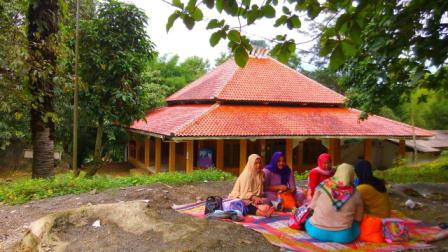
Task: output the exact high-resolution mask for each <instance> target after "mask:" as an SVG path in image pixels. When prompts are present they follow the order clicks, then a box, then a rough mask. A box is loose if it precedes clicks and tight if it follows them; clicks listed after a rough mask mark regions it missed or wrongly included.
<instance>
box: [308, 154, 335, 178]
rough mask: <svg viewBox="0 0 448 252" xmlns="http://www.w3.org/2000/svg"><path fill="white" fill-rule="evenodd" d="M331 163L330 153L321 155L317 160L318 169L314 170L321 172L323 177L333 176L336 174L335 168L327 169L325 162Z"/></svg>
mask: <svg viewBox="0 0 448 252" xmlns="http://www.w3.org/2000/svg"><path fill="white" fill-rule="evenodd" d="M327 161H328V162H330V163H331V156H330V155H329V154H328V153H322V154H320V155H319V157H318V158H317V167H316V168H314V169H313V170H315V171H317V172H319V173H320V174H322V175H325V176H331V175H333V174H334V173H335V169H334V168H330V169H328V170H327V169H325V167H324V164H325V162H327Z"/></svg>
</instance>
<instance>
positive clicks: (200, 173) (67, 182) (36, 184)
mask: <svg viewBox="0 0 448 252" xmlns="http://www.w3.org/2000/svg"><path fill="white" fill-rule="evenodd" d="M232 178H233V176H232V175H231V174H229V173H226V172H223V171H219V170H217V169H208V170H197V171H193V172H192V173H191V174H186V173H180V172H173V173H158V174H155V175H152V176H146V175H137V176H128V177H109V176H94V177H91V178H86V177H84V176H83V175H81V176H79V177H74V176H73V175H72V174H61V175H57V176H56V177H54V178H53V179H23V180H17V181H14V182H10V183H4V184H2V185H0V201H1V202H4V203H7V204H21V203H25V202H28V201H31V200H40V199H45V198H50V197H55V196H62V195H67V194H79V193H83V192H88V191H91V190H93V189H96V190H98V191H101V190H105V189H109V188H117V187H128V186H136V185H148V184H154V183H164V184H171V185H181V184H187V183H194V182H201V181H221V180H229V179H232Z"/></svg>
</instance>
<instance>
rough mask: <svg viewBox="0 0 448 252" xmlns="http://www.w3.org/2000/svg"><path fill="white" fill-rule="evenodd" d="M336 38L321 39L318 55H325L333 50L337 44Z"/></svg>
mask: <svg viewBox="0 0 448 252" xmlns="http://www.w3.org/2000/svg"><path fill="white" fill-rule="evenodd" d="M337 42H338V41H337V40H334V39H327V40H325V41H321V43H322V44H321V48H320V53H319V55H320V56H326V55H328V54H330V52H331V51H333V49H334V48H335V47H336V45H337Z"/></svg>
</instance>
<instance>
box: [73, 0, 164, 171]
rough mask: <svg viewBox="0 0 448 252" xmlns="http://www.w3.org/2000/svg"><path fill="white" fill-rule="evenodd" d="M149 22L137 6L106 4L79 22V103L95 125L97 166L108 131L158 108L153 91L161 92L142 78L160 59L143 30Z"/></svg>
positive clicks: (108, 2) (116, 2) (103, 3)
mask: <svg viewBox="0 0 448 252" xmlns="http://www.w3.org/2000/svg"><path fill="white" fill-rule="evenodd" d="M147 21H148V17H147V16H146V15H145V13H144V12H143V11H142V10H140V9H138V8H137V7H136V6H135V5H133V4H127V3H123V2H119V1H116V0H108V1H105V2H101V3H100V4H99V7H98V10H97V13H96V16H95V17H94V18H93V19H91V20H85V21H83V22H82V24H81V31H82V33H81V39H80V45H81V46H80V59H81V61H80V75H81V78H82V81H83V83H84V84H86V85H84V86H83V87H82V88H81V90H80V104H81V106H83V107H84V108H85V111H86V112H87V114H88V117H90V118H92V124H94V125H96V129H97V132H96V141H95V151H94V157H95V161H96V162H100V161H101V158H102V151H103V144H102V141H103V133H104V130H105V127H107V126H108V125H112V124H122V125H128V124H130V123H131V122H132V121H133V120H135V119H139V118H143V117H144V115H145V113H146V111H147V110H148V109H149V108H151V107H152V106H153V105H154V101H153V100H152V99H151V98H152V97H151V96H152V93H153V92H152V91H155V90H158V88H157V86H155V85H153V84H151V83H147V82H146V80H145V79H144V75H143V73H144V71H145V68H146V63H147V62H148V61H149V60H152V59H153V58H154V56H155V55H156V53H155V51H154V45H153V43H152V42H151V40H150V38H149V36H148V35H147V33H146V30H145V28H146V24H147ZM154 93H156V94H157V92H154ZM109 133H110V132H109ZM92 173H94V170H92Z"/></svg>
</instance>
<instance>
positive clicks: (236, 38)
mask: <svg viewBox="0 0 448 252" xmlns="http://www.w3.org/2000/svg"><path fill="white" fill-rule="evenodd" d="M227 38H229V40H230V41H233V42H235V43H239V42H240V40H241V39H240V38H241V36H240V32H239V31H237V30H231V31H229V33H228V34H227Z"/></svg>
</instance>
